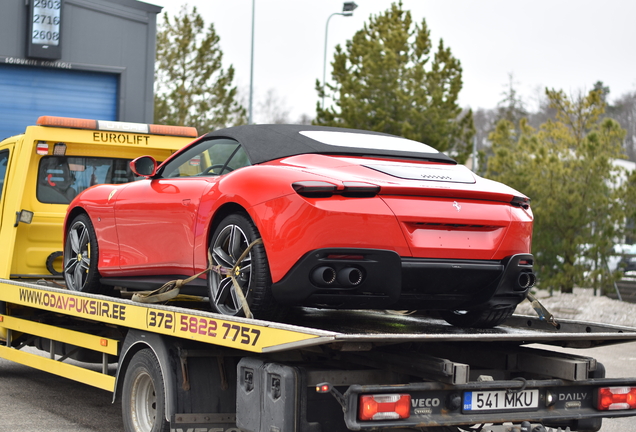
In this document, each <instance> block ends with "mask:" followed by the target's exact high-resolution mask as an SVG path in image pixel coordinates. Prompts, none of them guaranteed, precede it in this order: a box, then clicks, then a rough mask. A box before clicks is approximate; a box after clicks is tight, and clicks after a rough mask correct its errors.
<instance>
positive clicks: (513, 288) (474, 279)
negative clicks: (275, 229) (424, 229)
mask: <svg viewBox="0 0 636 432" xmlns="http://www.w3.org/2000/svg"><path fill="white" fill-rule="evenodd" d="M532 263H533V257H532V255H530V254H517V255H513V256H510V257H507V258H505V259H503V260H454V259H425V258H404V257H400V256H399V255H398V254H397V253H395V252H393V251H388V250H375V249H345V248H328V249H319V250H315V251H312V252H310V253H308V254H306V255H305V256H304V257H303V258H301V259H300V260H299V261H298V263H297V264H296V265H295V266H294V267H293V268H292V269H291V270H290V272H289V273H288V274H287V275H286V276H285V277H284V278H283V279H282V280H281V281H279V282H277V283H275V284H273V285H272V292H273V294H274V297H275V298H276V300H277V301H278V302H280V303H282V304H287V305H304V306H320V307H331V308H357V309H409V310H412V309H427V310H457V309H460V310H463V309H465V310H470V309H480V308H497V307H507V306H514V305H516V304H518V303H519V302H520V301H522V300H523V299H524V298H525V296H526V294H527V292H528V290H529V289H530V287H531V286H532V285H533V284H534V278H535V277H534V273H533V272H532Z"/></svg>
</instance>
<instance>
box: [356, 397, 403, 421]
mask: <svg viewBox="0 0 636 432" xmlns="http://www.w3.org/2000/svg"><path fill="white" fill-rule="evenodd" d="M410 413H411V395H408V394H379V395H362V396H360V420H362V421H365V420H397V419H406V418H409V416H410Z"/></svg>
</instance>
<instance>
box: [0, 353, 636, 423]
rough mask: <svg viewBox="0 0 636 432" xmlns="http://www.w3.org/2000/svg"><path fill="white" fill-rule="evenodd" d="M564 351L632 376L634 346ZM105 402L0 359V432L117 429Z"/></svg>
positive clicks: (106, 397)
mask: <svg viewBox="0 0 636 432" xmlns="http://www.w3.org/2000/svg"><path fill="white" fill-rule="evenodd" d="M567 351H568V352H573V353H578V354H581V355H586V356H590V357H595V358H596V359H597V360H598V361H600V362H601V363H603V364H604V365H605V367H606V369H607V376H608V377H628V376H635V375H636V367H634V366H635V365H636V342H632V343H627V344H621V345H615V346H610V347H604V348H593V349H586V350H567ZM111 398H112V395H111V394H110V393H108V392H106V391H103V390H99V389H95V388H93V387H89V386H87V385H84V384H80V383H77V382H74V381H71V380H67V379H65V378H60V377H57V376H55V375H50V374H48V373H45V372H40V371H38V370H35V369H31V368H29V367H27V366H22V365H19V364H17V363H12V362H9V361H6V360H4V359H0V432H95V431H98V432H114V431H121V430H123V425H122V421H121V408H120V405H119V404H118V403H117V404H111ZM635 421H636V420H635V419H634V418H633V417H632V418H624V419H614V420H612V419H609V420H605V421H604V422H603V428H602V429H601V431H602V432H625V431H633V430H635V429H636V427H634V424H635Z"/></svg>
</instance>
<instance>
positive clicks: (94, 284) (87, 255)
mask: <svg viewBox="0 0 636 432" xmlns="http://www.w3.org/2000/svg"><path fill="white" fill-rule="evenodd" d="M98 253H99V249H98V247H97V238H96V236H95V229H94V228H93V224H92V223H91V221H90V219H89V217H88V216H87V215H86V214H80V215H78V216H77V217H76V218H75V219H73V221H72V222H71V224H70V228H69V230H68V231H67V233H66V244H65V245H64V280H65V281H66V286H67V288H68V289H70V290H73V291H83V292H91V293H103V294H106V293H107V291H108V290H109V289H108V288H107V287H104V286H102V285H101V284H100V283H99V279H100V275H99V272H98V271H97V259H98Z"/></svg>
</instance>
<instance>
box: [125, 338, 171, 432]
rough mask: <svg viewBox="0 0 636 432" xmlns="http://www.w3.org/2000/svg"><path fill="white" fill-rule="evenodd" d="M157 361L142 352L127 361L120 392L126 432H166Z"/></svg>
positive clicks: (146, 351) (163, 400) (152, 355)
mask: <svg viewBox="0 0 636 432" xmlns="http://www.w3.org/2000/svg"><path fill="white" fill-rule="evenodd" d="M165 392H166V391H165V386H164V382H163V375H162V373H161V367H160V366H159V360H157V357H155V355H154V353H153V352H152V351H151V350H150V349H142V350H141V351H139V352H138V353H136V354H135V355H134V356H133V358H132V359H131V360H130V364H129V365H128V368H127V370H126V375H125V377H124V387H123V389H122V417H123V420H124V430H125V431H126V432H167V431H168V430H169V429H170V424H169V423H168V422H167V421H166V418H165V417H166V416H165V412H166V405H165V404H166V398H165V394H166V393H165Z"/></svg>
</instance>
